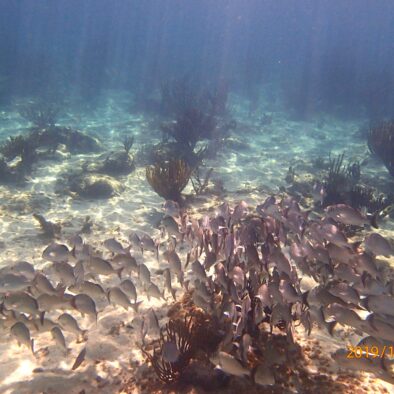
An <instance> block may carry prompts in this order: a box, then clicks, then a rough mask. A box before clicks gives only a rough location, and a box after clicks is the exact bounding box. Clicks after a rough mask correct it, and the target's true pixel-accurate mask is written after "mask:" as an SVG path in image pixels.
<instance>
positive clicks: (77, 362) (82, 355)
mask: <svg viewBox="0 0 394 394" xmlns="http://www.w3.org/2000/svg"><path fill="white" fill-rule="evenodd" d="M85 356H86V347H84V348H83V349H82V350H81V352H80V353H79V354H78V356H77V358H76V359H75V362H74V364H73V366H72V368H71V370H72V371H75V370H76V369H77V368H78V367H79V366H80V365H81V364H82V363H83V361H84V360H85Z"/></svg>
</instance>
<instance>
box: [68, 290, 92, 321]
mask: <svg viewBox="0 0 394 394" xmlns="http://www.w3.org/2000/svg"><path fill="white" fill-rule="evenodd" d="M71 305H72V306H73V307H74V308H75V309H76V310H77V311H78V312H80V313H81V314H82V316H83V315H84V314H86V315H88V316H94V318H95V320H96V322H97V310H96V304H95V302H94V301H93V300H92V298H90V297H89V296H88V295H86V294H77V295H76V296H74V298H73V299H72V301H71Z"/></svg>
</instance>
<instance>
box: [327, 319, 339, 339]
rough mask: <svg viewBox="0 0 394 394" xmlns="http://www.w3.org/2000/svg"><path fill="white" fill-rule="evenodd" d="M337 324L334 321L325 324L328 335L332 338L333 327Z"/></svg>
mask: <svg viewBox="0 0 394 394" xmlns="http://www.w3.org/2000/svg"><path fill="white" fill-rule="evenodd" d="M336 324H337V322H336V321H331V322H329V323H327V331H328V333H329V334H330V335H331V336H333V333H334V327H335V326H336Z"/></svg>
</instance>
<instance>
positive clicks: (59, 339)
mask: <svg viewBox="0 0 394 394" xmlns="http://www.w3.org/2000/svg"><path fill="white" fill-rule="evenodd" d="M51 334H52V338H53V339H54V340H55V342H56V344H57V345H58V346H59V347H60V348H62V349H63V350H64V351H65V352H66V354H67V350H68V349H67V346H66V340H65V339H64V335H63V333H62V330H61V329H60V328H59V327H56V326H55V327H53V328H52V330H51Z"/></svg>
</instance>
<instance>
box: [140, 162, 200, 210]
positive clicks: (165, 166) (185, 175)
mask: <svg viewBox="0 0 394 394" xmlns="http://www.w3.org/2000/svg"><path fill="white" fill-rule="evenodd" d="M191 173H192V170H191V168H190V167H189V166H188V165H187V164H186V162H185V161H183V160H170V161H162V162H160V163H156V164H155V165H154V166H149V167H146V179H147V180H148V182H149V184H150V185H151V186H152V188H153V190H154V191H155V192H156V193H157V194H158V195H159V196H160V197H163V198H164V199H166V200H173V201H178V202H179V201H180V199H181V192H182V190H183V189H184V188H185V187H186V185H187V184H188V182H189V179H190V176H191Z"/></svg>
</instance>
